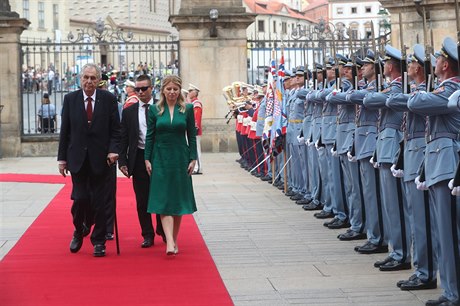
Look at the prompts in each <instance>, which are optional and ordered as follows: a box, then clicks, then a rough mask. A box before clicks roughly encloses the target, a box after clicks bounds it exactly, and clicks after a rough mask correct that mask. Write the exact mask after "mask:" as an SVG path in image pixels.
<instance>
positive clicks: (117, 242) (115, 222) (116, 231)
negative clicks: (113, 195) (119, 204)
mask: <svg viewBox="0 0 460 306" xmlns="http://www.w3.org/2000/svg"><path fill="white" fill-rule="evenodd" d="M115 201H116V200H115ZM114 215H115V216H114V222H113V223H114V227H115V242H116V244H117V255H120V242H119V241H118V222H117V208H116V206H115V214H114Z"/></svg>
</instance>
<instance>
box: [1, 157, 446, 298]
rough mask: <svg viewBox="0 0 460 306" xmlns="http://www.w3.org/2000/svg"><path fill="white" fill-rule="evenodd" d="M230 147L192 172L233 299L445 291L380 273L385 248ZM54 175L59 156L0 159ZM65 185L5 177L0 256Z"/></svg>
mask: <svg viewBox="0 0 460 306" xmlns="http://www.w3.org/2000/svg"><path fill="white" fill-rule="evenodd" d="M237 157H238V156H237V155H236V154H232V153H208V154H204V156H203V164H204V175H197V176H193V182H194V188H195V196H196V200H197V205H198V212H197V213H196V214H195V220H196V222H197V224H198V226H199V228H200V230H201V233H202V235H203V238H204V240H205V241H206V244H207V246H208V248H209V251H210V252H211V255H212V257H213V258H214V261H215V263H216V265H217V268H218V269H219V272H220V274H221V277H222V279H223V281H224V283H225V285H226V287H227V289H228V291H229V293H230V295H231V297H232V299H233V302H234V304H235V305H290V304H298V305H388V306H389V305H401V306H402V305H404V306H408V305H424V301H426V300H427V299H430V298H437V297H438V296H439V295H440V293H441V290H440V289H436V290H424V291H412V292H408V291H401V290H399V289H398V288H396V285H395V284H396V282H397V281H398V280H400V279H406V278H408V277H409V276H410V274H411V271H410V270H409V271H402V272H380V271H379V270H378V269H376V268H374V267H373V263H374V262H375V261H376V260H379V259H383V258H384V257H385V256H386V254H376V255H360V254H357V253H356V252H354V250H353V247H354V246H355V245H357V244H362V243H363V240H361V241H358V243H356V242H343V241H339V240H338V239H337V238H336V237H337V235H338V234H339V233H341V232H343V231H344V230H330V229H327V228H325V227H324V226H323V225H322V223H323V221H321V220H318V219H316V218H314V217H313V216H312V213H311V212H305V211H303V210H302V209H301V207H300V206H298V205H296V204H295V203H294V202H293V201H291V200H289V199H288V198H287V197H286V196H284V194H283V193H282V192H281V191H279V190H278V189H276V188H273V187H272V186H270V185H269V184H267V183H265V182H262V181H261V180H259V179H257V178H255V177H253V176H251V175H249V174H248V173H247V172H246V171H244V170H243V169H241V168H240V167H239V164H237V163H236V162H235V159H236V158H237ZM11 172H13V173H34V174H57V173H58V172H57V165H56V159H55V158H53V157H46V158H14V159H2V160H0V173H11ZM60 188H61V186H60V185H54V184H49V185H47V184H30V183H0V196H1V198H0V199H1V201H0V258H2V257H3V256H4V255H5V254H6V253H7V252H8V251H9V250H10V249H11V247H12V246H13V245H14V244H15V243H16V242H17V240H18V239H19V238H20V236H21V235H22V234H23V233H24V231H25V230H26V229H27V227H28V226H29V225H30V224H31V222H33V220H34V218H35V217H36V216H37V215H38V214H39V213H40V212H41V211H42V209H43V208H44V207H45V206H46V204H47V203H48V202H49V201H50V200H51V199H52V197H53V196H54V195H55V194H56V193H57V191H58V190H59V189H60Z"/></svg>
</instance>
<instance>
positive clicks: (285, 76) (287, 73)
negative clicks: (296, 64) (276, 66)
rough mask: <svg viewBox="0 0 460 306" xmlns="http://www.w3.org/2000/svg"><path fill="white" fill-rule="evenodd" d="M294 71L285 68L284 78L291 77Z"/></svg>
mask: <svg viewBox="0 0 460 306" xmlns="http://www.w3.org/2000/svg"><path fill="white" fill-rule="evenodd" d="M291 74H292V71H290V70H285V71H284V80H289V79H290V78H291Z"/></svg>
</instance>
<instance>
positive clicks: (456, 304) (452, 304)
mask: <svg viewBox="0 0 460 306" xmlns="http://www.w3.org/2000/svg"><path fill="white" fill-rule="evenodd" d="M439 306H460V301H457V302H452V301H447V302H443V303H441V304H439Z"/></svg>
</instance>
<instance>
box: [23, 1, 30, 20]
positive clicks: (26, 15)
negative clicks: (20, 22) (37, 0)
mask: <svg viewBox="0 0 460 306" xmlns="http://www.w3.org/2000/svg"><path fill="white" fill-rule="evenodd" d="M22 17H24V18H25V19H30V13H29V0H24V1H22Z"/></svg>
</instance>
